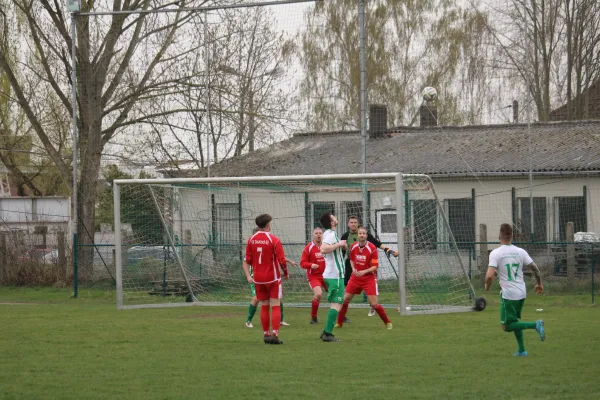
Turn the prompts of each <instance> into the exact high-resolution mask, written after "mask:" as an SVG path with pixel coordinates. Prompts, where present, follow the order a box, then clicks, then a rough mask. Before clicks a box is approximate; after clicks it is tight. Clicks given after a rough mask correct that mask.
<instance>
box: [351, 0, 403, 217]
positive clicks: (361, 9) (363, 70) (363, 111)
mask: <svg viewBox="0 0 600 400" xmlns="http://www.w3.org/2000/svg"><path fill="white" fill-rule="evenodd" d="M358 23H359V25H360V136H361V148H362V173H363V174H366V173H367V61H366V57H367V56H366V48H365V46H366V44H365V42H366V41H365V1H364V0H359V1H358ZM362 195H363V210H364V221H363V223H364V224H365V226H369V222H370V217H371V215H370V210H368V199H367V196H368V194H367V183H366V182H365V181H363V186H362ZM398 201H400V199H398Z"/></svg>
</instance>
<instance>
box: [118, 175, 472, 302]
mask: <svg viewBox="0 0 600 400" xmlns="http://www.w3.org/2000/svg"><path fill="white" fill-rule="evenodd" d="M114 194H115V198H114V205H115V210H114V211H115V213H114V215H115V237H116V257H115V262H116V272H117V305H118V308H141V307H164V306H181V305H208V304H222V305H228V304H247V303H248V301H249V300H250V298H251V289H250V286H249V284H248V282H247V280H246V278H245V275H244V273H243V269H242V261H243V257H244V254H245V247H246V242H247V240H248V238H249V237H250V236H251V235H252V232H253V230H254V228H255V223H254V219H255V218H256V216H257V215H259V214H263V213H268V214H271V215H272V217H273V222H272V224H271V225H272V228H271V232H272V233H273V234H275V235H276V236H278V237H279V238H280V239H281V242H282V243H283V247H284V250H285V254H286V257H287V258H288V259H289V260H291V261H295V262H297V263H298V264H299V262H300V257H301V253H302V250H303V249H304V247H305V246H306V244H307V243H309V242H310V241H311V240H312V233H313V229H314V228H315V227H317V226H319V219H320V216H321V215H322V214H323V213H325V212H331V213H333V214H334V215H336V217H337V218H338V220H339V226H338V228H337V229H338V234H339V236H341V235H342V234H343V233H344V232H345V231H346V230H347V228H346V227H347V221H348V219H349V218H350V217H351V216H356V217H357V218H358V220H359V222H360V224H362V225H365V226H367V227H368V229H369V232H370V233H372V234H373V235H374V236H375V237H376V238H377V239H378V240H379V241H380V242H381V243H383V244H384V245H385V246H386V247H389V248H391V249H394V250H398V251H399V253H400V256H399V257H398V258H394V257H393V256H387V255H386V254H385V253H384V252H383V250H380V251H379V259H380V267H379V271H378V287H379V301H380V303H382V304H384V305H387V306H388V307H394V308H399V310H400V312H401V313H402V314H411V313H433V312H436V313H438V312H451V311H463V310H464V311H467V310H471V309H472V308H473V304H474V301H475V293H474V291H473V287H472V286H471V283H470V280H469V275H468V273H467V271H466V269H465V262H467V258H468V257H465V256H464V255H463V254H461V252H460V251H459V250H458V248H457V246H456V243H455V240H454V236H453V233H452V232H451V231H450V230H449V228H448V226H449V225H448V223H447V218H446V216H445V214H444V210H443V207H442V206H441V203H440V201H439V199H438V198H437V196H436V193H435V189H434V186H433V183H432V181H431V179H430V178H429V177H428V176H426V175H401V174H365V175H328V176H290V177H243V178H202V179H146V180H136V179H128V180H116V181H115V190H114ZM288 269H289V279H288V280H287V281H284V283H283V287H284V297H283V302H284V303H285V304H286V305H288V306H309V305H310V302H311V299H312V291H311V289H310V287H309V285H308V283H307V280H306V271H305V270H303V269H302V268H300V267H299V266H298V267H293V266H288ZM362 301H363V299H362V298H361V296H356V297H355V301H354V304H353V306H354V305H355V306H361V305H363V304H364V305H365V306H366V304H365V303H362Z"/></svg>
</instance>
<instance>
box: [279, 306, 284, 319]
mask: <svg viewBox="0 0 600 400" xmlns="http://www.w3.org/2000/svg"><path fill="white" fill-rule="evenodd" d="M279 309H280V310H281V321H282V322H283V321H285V320H284V319H283V303H279Z"/></svg>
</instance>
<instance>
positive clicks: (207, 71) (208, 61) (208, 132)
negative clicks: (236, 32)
mask: <svg viewBox="0 0 600 400" xmlns="http://www.w3.org/2000/svg"><path fill="white" fill-rule="evenodd" d="M204 51H205V52H206V55H205V58H206V60H205V61H206V97H207V99H206V176H207V177H208V178H210V46H209V45H208V11H206V12H205V13H204Z"/></svg>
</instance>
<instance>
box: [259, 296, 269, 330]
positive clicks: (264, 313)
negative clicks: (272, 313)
mask: <svg viewBox="0 0 600 400" xmlns="http://www.w3.org/2000/svg"><path fill="white" fill-rule="evenodd" d="M260 323H261V325H262V328H263V332H264V334H265V336H267V335H270V334H271V331H270V330H269V305H268V304H267V305H264V306H261V307H260Z"/></svg>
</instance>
